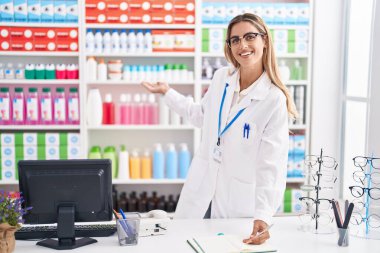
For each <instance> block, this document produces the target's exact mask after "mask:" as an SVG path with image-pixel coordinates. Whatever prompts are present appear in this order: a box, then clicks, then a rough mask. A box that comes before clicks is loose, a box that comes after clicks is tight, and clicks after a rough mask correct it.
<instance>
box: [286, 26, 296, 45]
mask: <svg viewBox="0 0 380 253" xmlns="http://www.w3.org/2000/svg"><path fill="white" fill-rule="evenodd" d="M290 41H291V42H294V41H296V31H295V30H294V29H289V30H288V42H290Z"/></svg>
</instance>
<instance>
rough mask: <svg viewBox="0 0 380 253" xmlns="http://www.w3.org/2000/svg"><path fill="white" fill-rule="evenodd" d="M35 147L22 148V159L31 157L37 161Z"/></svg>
mask: <svg viewBox="0 0 380 253" xmlns="http://www.w3.org/2000/svg"><path fill="white" fill-rule="evenodd" d="M37 154H38V149H37V146H24V157H33V158H36V159H37Z"/></svg>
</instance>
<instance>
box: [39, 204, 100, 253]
mask: <svg viewBox="0 0 380 253" xmlns="http://www.w3.org/2000/svg"><path fill="white" fill-rule="evenodd" d="M74 222H75V207H74V206H66V205H65V206H59V207H58V222H57V235H58V241H57V240H54V239H46V240H43V241H40V242H38V243H37V245H39V246H43V247H47V248H51V249H56V250H66V249H75V248H79V247H82V246H86V245H89V244H92V243H95V242H97V240H95V239H92V238H88V237H85V238H81V239H78V240H76V239H75V230H74Z"/></svg>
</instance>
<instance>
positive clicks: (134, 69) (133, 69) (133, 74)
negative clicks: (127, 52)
mask: <svg viewBox="0 0 380 253" xmlns="http://www.w3.org/2000/svg"><path fill="white" fill-rule="evenodd" d="M130 69H131V82H137V80H138V72H137V65H132V66H131V68H130Z"/></svg>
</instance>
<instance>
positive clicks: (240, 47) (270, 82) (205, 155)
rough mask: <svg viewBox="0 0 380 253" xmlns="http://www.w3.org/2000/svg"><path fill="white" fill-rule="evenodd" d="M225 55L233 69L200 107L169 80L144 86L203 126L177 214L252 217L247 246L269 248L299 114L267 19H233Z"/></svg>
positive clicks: (220, 74) (222, 72)
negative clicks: (265, 245) (291, 126)
mask: <svg viewBox="0 0 380 253" xmlns="http://www.w3.org/2000/svg"><path fill="white" fill-rule="evenodd" d="M224 52H225V56H226V58H227V60H228V61H229V62H230V63H231V64H232V66H233V67H224V68H221V69H219V70H218V71H216V72H215V74H214V77H213V79H212V83H211V85H210V87H209V89H208V91H207V93H206V94H205V96H204V98H203V99H202V101H201V103H200V104H195V103H194V102H193V101H192V100H189V99H188V98H186V97H185V96H183V95H181V94H179V93H178V92H176V91H175V90H173V89H171V88H170V87H169V86H168V84H167V83H165V82H159V83H156V84H152V83H148V82H143V83H142V84H143V86H145V87H146V88H147V89H148V90H149V91H151V92H154V93H161V94H164V99H165V101H166V103H167V105H168V106H169V107H170V108H171V109H172V110H174V111H176V112H177V113H178V114H180V115H181V116H182V117H184V118H186V119H188V120H189V121H190V122H192V123H193V124H194V125H195V126H198V127H201V128H202V140H201V144H200V147H199V150H198V151H197V152H196V154H195V155H194V159H193V161H192V163H191V167H190V170H189V174H188V177H187V180H186V183H185V185H184V187H183V189H182V192H181V197H180V200H179V203H178V206H177V210H176V214H175V216H176V217H177V218H209V217H211V218H236V217H252V218H253V230H252V233H251V235H250V237H249V238H247V239H245V240H244V242H246V243H250V244H261V243H263V242H265V241H266V240H267V239H268V238H269V232H268V231H266V232H265V231H264V230H265V229H266V228H267V227H268V225H270V224H271V223H272V217H273V215H274V214H275V212H276V210H277V209H278V207H279V206H280V204H281V201H282V199H283V194H284V190H285V185H286V168H287V158H288V140H289V129H288V117H289V116H291V117H294V116H296V111H295V109H294V107H293V101H292V98H291V97H290V95H289V93H288V90H287V89H286V86H285V85H284V84H283V83H282V82H281V80H280V78H279V74H278V73H279V72H278V67H277V63H276V57H275V54H274V49H273V44H272V41H271V37H270V33H269V29H268V27H267V26H266V25H265V23H264V21H263V20H262V19H261V18H260V17H258V16H256V15H254V14H249V13H247V14H243V15H239V16H237V17H235V18H234V19H232V20H231V22H230V24H229V25H228V30H227V40H226V45H225V49H224ZM261 231H264V233H262V234H261V235H260V236H257V233H259V232H261Z"/></svg>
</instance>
